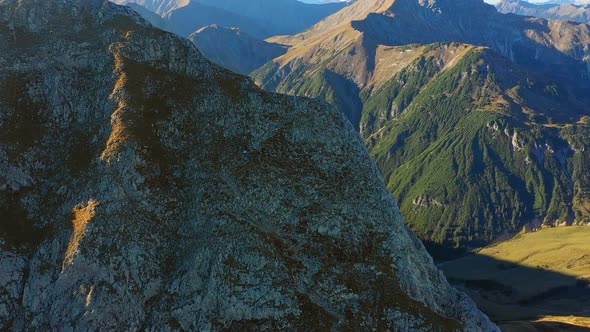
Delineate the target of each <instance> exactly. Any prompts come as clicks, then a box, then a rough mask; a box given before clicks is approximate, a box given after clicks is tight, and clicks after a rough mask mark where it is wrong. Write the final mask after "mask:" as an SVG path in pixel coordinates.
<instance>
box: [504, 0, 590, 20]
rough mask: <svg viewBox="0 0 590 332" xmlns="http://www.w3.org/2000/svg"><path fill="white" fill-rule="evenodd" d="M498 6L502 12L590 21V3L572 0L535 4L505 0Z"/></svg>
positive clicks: (521, 0)
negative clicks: (569, 0) (560, 2)
mask: <svg viewBox="0 0 590 332" xmlns="http://www.w3.org/2000/svg"><path fill="white" fill-rule="evenodd" d="M496 7H497V8H498V11H499V12H501V13H513V14H517V15H523V16H535V17H544V18H551V19H558V20H568V21H574V22H583V23H590V3H586V4H583V3H576V2H573V1H572V2H566V3H563V4H559V3H547V4H534V3H530V2H526V1H523V0H503V1H501V2H499V3H498V4H497V5H496Z"/></svg>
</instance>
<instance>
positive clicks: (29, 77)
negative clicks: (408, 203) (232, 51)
mask: <svg viewBox="0 0 590 332" xmlns="http://www.w3.org/2000/svg"><path fill="white" fill-rule="evenodd" d="M441 47H442V46H441ZM0 49H2V50H3V51H2V52H1V53H0V216H1V217H0V330H13V331H31V330H79V331H97V330H100V331H104V330H150V331H180V330H192V331H217V330H233V331H243V330H291V331H294V330H342V331H360V330H369V329H376V330H381V331H385V330H399V331H457V330H465V331H499V330H498V328H497V327H496V326H495V325H494V324H492V323H491V322H490V321H489V320H488V319H487V317H486V316H485V315H484V314H482V313H481V312H480V311H479V310H478V309H477V308H476V307H475V305H474V304H473V302H472V301H471V300H470V299H469V298H468V297H467V296H465V295H463V294H462V293H459V292H457V291H456V290H455V289H454V288H452V287H451V286H449V284H448V283H447V281H446V279H445V277H444V276H443V275H442V273H441V272H440V271H439V270H437V268H436V267H435V266H434V265H433V262H432V259H431V257H430V256H429V255H428V254H427V253H426V251H425V250H424V247H423V245H422V244H421V243H420V241H419V240H418V239H417V238H416V237H415V236H414V235H413V234H412V233H411V232H410V231H409V230H408V229H407V228H406V226H405V225H404V222H403V219H402V217H401V214H400V211H399V210H398V208H397V207H396V205H395V203H394V201H393V198H392V195H391V193H390V192H389V191H388V190H387V188H386V187H385V185H384V183H383V180H382V177H381V175H380V174H379V171H378V169H377V168H376V166H375V164H374V163H373V161H372V160H371V158H370V157H369V155H368V153H367V150H366V148H365V146H364V144H363V142H362V140H361V139H359V138H358V134H357V133H355V132H354V130H353V128H352V127H351V126H350V124H349V122H348V121H347V120H346V119H345V118H344V116H343V115H341V114H340V113H339V112H338V111H337V110H335V109H332V108H330V107H327V106H325V105H324V104H322V103H319V102H316V101H313V100H308V99H303V98H296V97H287V96H282V95H276V94H272V93H268V92H265V91H262V90H261V89H259V88H258V87H257V86H256V85H255V84H254V83H253V82H252V81H251V80H250V79H247V78H246V77H243V76H240V75H237V74H234V73H232V72H230V71H227V70H225V69H222V68H221V67H218V66H216V65H214V64H212V63H210V62H209V61H208V60H206V59H205V58H204V57H203V56H202V55H201V54H200V53H199V52H198V51H197V50H196V48H195V47H194V46H192V45H191V44H190V43H189V42H188V41H186V40H184V39H181V38H178V37H176V36H175V35H173V34H170V33H167V32H164V31H161V30H158V29H156V28H154V27H153V26H151V25H150V24H148V23H147V22H146V21H144V20H143V19H142V18H141V17H140V16H139V15H138V14H136V13H135V12H134V11H131V10H130V9H129V8H128V7H122V6H118V5H115V4H112V3H110V2H106V1H104V0H0ZM425 52H426V51H425ZM433 52H434V51H433ZM472 52H475V53H473V54H476V55H477V56H479V57H481V58H482V59H486V57H488V55H487V52H488V51H485V50H481V51H479V50H473V51H472ZM474 56H475V55H474ZM489 57H490V59H493V61H500V60H495V58H494V55H489ZM482 61H484V60H482ZM490 61H492V60H490ZM482 66H484V67H485V64H484V63H483V62H482ZM450 68H454V67H452V66H450ZM470 68H472V67H470ZM482 70H483V69H482ZM449 73H450V74H449V75H451V74H452V73H453V71H450V72H449ZM470 73H471V71H469V72H468V74H467V76H466V78H465V80H470V79H473V77H474V76H473V75H475V74H470ZM510 77H511V76H510V75H508V74H507V76H506V77H503V76H502V77H500V76H498V78H497V79H498V80H500V81H502V82H503V80H508V79H510ZM536 82H541V81H536ZM491 84H492V83H490V89H491V87H492V86H493V85H491ZM537 84H538V85H536V86H535V87H533V88H530V91H531V92H530V93H536V91H537V90H535V89H537V86H538V87H539V88H538V89H541V90H543V89H544V88H543V86H542V85H540V83H537ZM498 86H499V85H498ZM523 89H524V90H523V91H526V93H529V92H528V91H529V90H527V89H525V88H524V87H523ZM558 91H560V90H558ZM523 93H524V92H523ZM547 98H548V99H547V100H548V101H549V100H550V101H553V100H554V99H551V98H550V97H547ZM556 103H557V102H556ZM409 112H410V111H408V114H409ZM480 113H481V114H483V115H482V116H484V115H486V114H488V113H489V112H488V113H486V112H483V111H482V112H480ZM486 116H487V115H486ZM515 116H516V115H515ZM506 121H508V120H506ZM486 123H490V124H491V126H492V127H490V129H489V135H494V133H496V134H495V135H498V137H503V136H502V135H504V134H503V131H504V130H505V129H504V127H502V128H501V129H498V130H496V131H494V130H493V126H494V124H497V126H505V125H506V123H507V122H501V121H500V120H496V122H492V121H491V120H490V121H487V120H486ZM499 128H500V127H499ZM508 130H513V129H512V127H510V128H509V129H508ZM559 130H561V129H556V130H555V132H556V135H557V133H560V131H559ZM564 130H565V129H564ZM568 130H571V131H572V133H571V135H572V140H573V139H574V137H575V134H576V133H575V130H578V129H577V127H572V128H570V129H568ZM490 137H491V136H490ZM519 137H521V136H518V135H517V138H519ZM523 137H525V136H523ZM526 137H528V136H526ZM523 139H524V138H523ZM517 141H518V140H517ZM572 142H573V141H572ZM519 144H520V143H519ZM576 144H578V143H576ZM579 144H582V143H579ZM576 147H577V148H579V149H581V148H582V145H576ZM555 148H556V149H557V147H555ZM543 151H545V150H543ZM555 151H556V152H555V154H558V153H559V152H558V151H560V150H555ZM515 154H516V153H515ZM544 156H546V157H545V160H547V163H551V162H553V160H556V161H555V162H557V161H558V159H557V157H554V156H552V155H551V154H549V153H548V152H546V154H545V155H544ZM576 156H577V158H580V157H581V156H582V155H581V154H577V155H576ZM515 158H517V157H515ZM531 162H535V163H536V162H538V161H535V160H533V161H531ZM568 162H570V161H568Z"/></svg>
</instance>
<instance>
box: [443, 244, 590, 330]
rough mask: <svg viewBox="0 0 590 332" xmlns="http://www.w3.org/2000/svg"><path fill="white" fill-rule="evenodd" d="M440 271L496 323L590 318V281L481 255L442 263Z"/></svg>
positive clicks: (542, 267) (544, 268)
mask: <svg viewBox="0 0 590 332" xmlns="http://www.w3.org/2000/svg"><path fill="white" fill-rule="evenodd" d="M564 259H567V258H564ZM439 268H441V269H442V270H443V271H444V273H445V275H446V276H447V279H448V280H449V282H450V283H451V284H453V285H454V286H455V287H457V288H458V289H461V290H463V291H465V292H466V293H467V294H468V295H469V296H470V297H471V298H472V299H473V300H474V301H475V302H476V303H477V304H478V306H479V307H480V308H481V310H482V311H484V312H485V313H486V314H488V315H489V316H490V317H491V318H492V319H493V320H495V321H518V320H534V319H537V318H540V317H544V316H577V317H590V280H589V279H583V278H577V277H575V276H572V275H567V274H563V273H559V272H555V271H550V270H548V269H547V267H545V266H537V267H528V266H523V265H519V264H517V263H513V262H508V261H502V260H498V259H496V258H493V257H489V256H484V255H480V254H470V255H467V256H465V257H462V258H460V259H456V260H453V261H448V262H444V263H440V264H439Z"/></svg>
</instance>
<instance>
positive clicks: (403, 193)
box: [252, 0, 590, 256]
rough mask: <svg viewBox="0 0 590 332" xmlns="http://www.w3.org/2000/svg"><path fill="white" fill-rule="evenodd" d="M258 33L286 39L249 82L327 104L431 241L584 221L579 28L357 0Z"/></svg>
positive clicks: (586, 126)
mask: <svg viewBox="0 0 590 332" xmlns="http://www.w3.org/2000/svg"><path fill="white" fill-rule="evenodd" d="M268 41H269V42H276V43H280V44H283V45H289V47H290V48H289V50H288V52H287V53H285V54H284V55H282V56H280V57H277V58H275V59H274V60H273V61H271V62H269V63H267V64H266V65H264V66H263V67H261V68H260V69H258V70H257V71H255V72H254V73H253V74H252V76H253V77H254V78H255V80H256V82H257V83H258V84H259V85H260V86H262V87H264V88H266V89H269V90H273V91H279V92H283V93H289V94H295V95H301V96H309V97H320V98H322V99H324V100H327V101H328V102H330V103H332V104H335V105H337V106H338V108H339V109H340V110H341V111H342V112H343V113H344V114H345V115H346V116H347V117H348V119H349V120H350V121H351V122H352V124H353V126H354V127H355V128H356V129H357V130H358V131H359V132H360V133H361V135H362V137H363V139H364V140H365V144H366V145H367V146H368V147H369V151H370V154H371V156H372V157H373V158H374V159H375V160H376V161H377V163H378V164H379V167H380V169H381V171H382V173H383V174H384V176H385V178H386V182H387V185H388V188H389V189H390V190H391V191H392V192H393V193H394V196H395V197H396V199H397V200H398V202H399V204H400V206H401V210H402V212H403V213H404V215H405V216H406V218H407V222H408V224H409V225H410V227H411V228H412V229H413V230H414V231H415V232H416V233H417V234H418V236H419V237H420V238H421V239H423V240H424V241H425V242H426V243H427V244H428V245H429V246H430V245H432V246H433V247H438V246H440V245H442V246H443V247H445V248H472V247H479V246H482V245H485V244H487V243H489V242H490V241H492V240H494V239H495V238H497V237H498V236H501V235H503V234H514V233H516V232H518V231H520V230H521V229H522V228H523V227H524V226H527V227H531V228H538V227H541V226H542V225H546V226H548V225H571V224H586V223H589V222H590V173H588V169H590V108H589V106H588V105H590V104H589V98H590V95H589V94H588V93H587V91H589V90H588V89H589V88H590V79H589V77H590V63H589V62H590V27H589V26H588V25H586V24H581V23H571V22H566V21H553V20H546V19H541V18H531V17H521V16H517V15H504V14H500V13H498V12H497V11H496V9H495V8H494V7H493V6H491V5H488V4H485V3H484V2H483V1H481V0H460V1H458V0H452V1H451V0H429V1H425V0H359V1H357V2H355V3H354V4H352V5H350V6H348V7H346V8H344V9H343V10H341V11H339V12H338V13H336V14H334V15H332V16H330V17H328V18H326V19H325V20H323V21H321V22H319V23H318V24H316V25H315V26H314V27H312V28H310V29H309V30H307V31H305V32H303V33H301V34H297V35H294V36H281V37H275V38H271V39H269V40H268ZM432 253H433V254H436V255H441V256H444V255H446V253H445V252H444V251H440V250H433V251H432Z"/></svg>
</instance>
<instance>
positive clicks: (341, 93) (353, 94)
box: [324, 70, 363, 132]
mask: <svg viewBox="0 0 590 332" xmlns="http://www.w3.org/2000/svg"><path fill="white" fill-rule="evenodd" d="M324 77H325V78H326V81H327V82H328V84H329V85H330V87H331V88H332V90H334V97H335V102H336V105H337V106H338V109H339V110H340V111H342V113H344V115H346V118H347V119H348V120H350V122H351V123H352V126H353V127H354V129H355V131H357V132H359V131H360V123H361V116H362V109H363V102H362V101H361V99H360V98H359V95H360V90H359V88H358V86H357V85H356V84H355V83H354V82H353V81H351V80H347V79H346V78H344V77H342V76H340V75H338V74H336V73H334V72H333V71H330V70H325V71H324Z"/></svg>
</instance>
